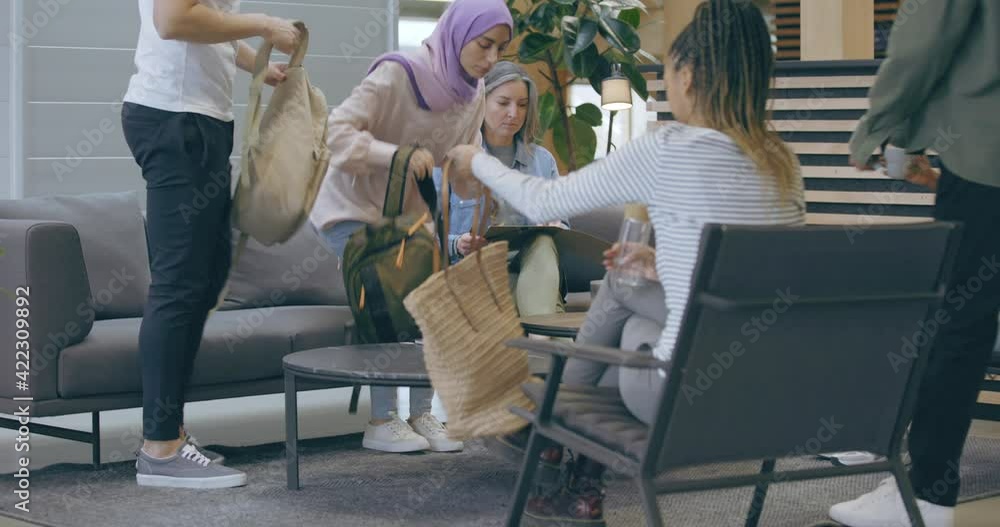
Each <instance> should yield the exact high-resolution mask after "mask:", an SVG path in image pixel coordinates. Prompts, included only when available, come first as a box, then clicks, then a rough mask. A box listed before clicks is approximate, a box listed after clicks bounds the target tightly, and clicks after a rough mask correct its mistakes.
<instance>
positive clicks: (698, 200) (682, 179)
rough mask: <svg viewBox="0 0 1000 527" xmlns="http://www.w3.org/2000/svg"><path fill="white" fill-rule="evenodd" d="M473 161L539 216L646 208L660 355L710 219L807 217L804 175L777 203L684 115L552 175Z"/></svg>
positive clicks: (723, 146)
mask: <svg viewBox="0 0 1000 527" xmlns="http://www.w3.org/2000/svg"><path fill="white" fill-rule="evenodd" d="M472 169H473V172H474V173H475V175H476V177H477V178H478V179H479V180H481V181H482V182H483V183H484V184H486V185H487V186H489V187H490V188H491V189H493V191H494V192H496V194H497V195H498V196H500V197H501V198H503V199H504V200H507V201H508V202H509V203H511V205H513V206H514V207H516V208H518V209H519V210H520V211H521V212H522V213H523V214H525V215H526V216H528V217H529V218H531V219H532V220H533V221H534V222H538V223H541V222H546V221H551V220H555V219H558V218H568V217H573V216H576V215H578V214H581V213H584V212H587V211H589V210H593V209H596V208H600V207H607V206H612V205H620V204H625V203H642V204H645V205H647V206H648V208H649V217H650V221H651V222H652V224H653V229H654V230H655V234H656V247H657V250H656V272H657V275H658V276H659V278H660V281H661V282H662V283H663V289H664V291H665V292H666V307H667V320H666V323H665V327H664V330H663V333H662V334H661V336H660V339H659V341H658V343H657V345H656V348H654V350H653V353H654V355H656V357H658V358H660V359H662V360H669V359H670V357H671V356H672V354H673V349H674V343H675V341H676V339H677V333H678V330H679V329H680V327H679V326H680V322H681V316H682V314H683V312H684V309H685V306H686V305H687V301H688V296H689V294H690V292H691V291H690V289H691V276H692V274H693V271H694V265H695V262H696V260H697V258H698V248H699V246H700V243H701V231H702V228H703V227H704V225H705V224H706V223H722V224H740V225H804V224H805V197H804V192H803V188H802V180H801V178H798V179H797V184H796V186H795V188H794V191H793V193H792V195H791V198H792V199H791V200H788V201H782V200H781V199H780V196H779V192H778V185H777V180H776V179H775V178H773V177H770V176H762V175H760V174H759V172H758V171H757V168H756V166H755V165H754V163H753V161H752V160H750V158H749V157H747V156H746V155H744V154H743V152H742V151H741V150H740V148H739V147H738V146H737V145H736V144H735V143H734V142H733V141H732V139H730V138H729V137H728V136H727V135H725V134H723V133H721V132H718V131H716V130H710V129H707V128H697V127H692V126H687V125H683V124H680V123H672V124H669V125H666V126H664V127H662V128H659V129H657V130H656V131H655V132H651V133H649V134H646V135H644V136H642V137H640V138H638V139H636V140H634V141H632V142H630V143H628V144H627V145H625V147H623V148H622V149H621V150H618V151H617V152H615V153H613V154H612V155H611V156H609V157H608V158H607V159H605V160H603V161H598V162H595V163H591V164H590V165H587V166H586V167H584V168H583V169H581V170H579V171H577V172H575V173H572V174H570V175H569V176H567V177H561V178H557V179H556V180H548V179H543V178H538V177H531V176H526V175H524V174H521V173H520V172H517V171H515V170H511V169H509V168H507V167H505V166H504V165H503V164H502V163H501V162H500V161H499V160H497V159H495V158H493V157H490V156H489V155H486V154H483V153H480V154H477V155H476V156H475V158H474V159H473V162H472ZM748 272H751V271H750V270H748ZM662 373H663V372H661V374H662Z"/></svg>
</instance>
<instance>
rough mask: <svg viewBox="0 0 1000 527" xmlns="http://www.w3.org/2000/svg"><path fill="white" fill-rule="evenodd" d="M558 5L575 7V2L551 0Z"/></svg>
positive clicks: (571, 0)
mask: <svg viewBox="0 0 1000 527" xmlns="http://www.w3.org/2000/svg"><path fill="white" fill-rule="evenodd" d="M552 1H553V2H555V3H557V4H560V5H576V0H552Z"/></svg>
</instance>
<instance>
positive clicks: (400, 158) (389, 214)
mask: <svg viewBox="0 0 1000 527" xmlns="http://www.w3.org/2000/svg"><path fill="white" fill-rule="evenodd" d="M417 148H419V147H418V146H416V145H404V146H400V147H399V149H398V150H396V154H395V155H393V156H392V166H390V168H389V182H388V184H386V187H385V201H384V202H383V203H382V216H384V217H386V218H395V217H396V216H399V215H401V214H402V213H403V196H405V195H406V172H407V168H408V167H409V166H410V158H411V157H413V152H415V151H416V150H417ZM417 188H418V189H419V190H420V196H421V197H422V198H423V199H424V202H425V203H427V208H429V209H430V211H431V214H432V215H436V214H437V189H436V188H434V180H433V179H432V178H431V175H430V174H427V175H426V177H424V178H423V179H418V180H417Z"/></svg>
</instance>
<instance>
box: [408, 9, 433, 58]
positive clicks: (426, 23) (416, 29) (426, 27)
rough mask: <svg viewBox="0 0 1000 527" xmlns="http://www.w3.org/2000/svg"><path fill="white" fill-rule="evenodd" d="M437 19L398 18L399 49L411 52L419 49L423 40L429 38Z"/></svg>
mask: <svg viewBox="0 0 1000 527" xmlns="http://www.w3.org/2000/svg"><path fill="white" fill-rule="evenodd" d="M435 25H437V19H434V18H423V17H410V16H405V17H404V16H401V17H399V49H400V51H407V50H413V49H417V48H419V47H420V45H421V43H423V41H424V39H425V38H427V37H429V36H431V33H432V32H434V26H435Z"/></svg>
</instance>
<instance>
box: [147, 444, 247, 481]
mask: <svg viewBox="0 0 1000 527" xmlns="http://www.w3.org/2000/svg"><path fill="white" fill-rule="evenodd" d="M135 469H136V472H137V473H136V475H135V480H136V482H138V483H139V485H142V486H147V487H177V488H186V489H224V488H229V487H240V486H243V485H246V484H247V475H246V474H245V473H243V472H240V471H239V470H236V469H232V468H229V467H225V466H222V465H218V464H215V463H212V461H211V460H210V459H208V458H207V457H205V456H204V455H202V454H201V452H198V449H197V448H195V447H194V446H192V445H188V444H185V445H184V446H183V447H181V450H180V451H179V452H177V453H176V454H174V455H172V456H170V457H168V458H164V459H158V458H155V457H151V456H149V455H148V454H146V453H145V452H143V451H142V450H141V449H140V450H139V459H137V460H136V462H135Z"/></svg>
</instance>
